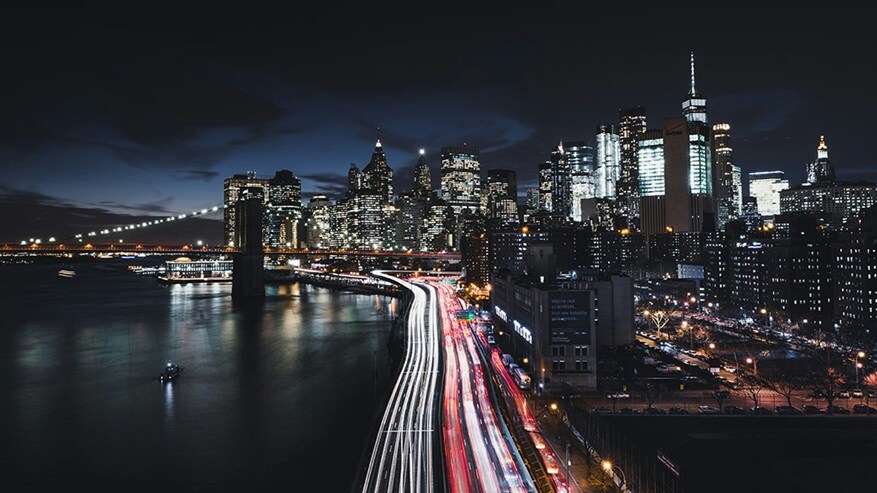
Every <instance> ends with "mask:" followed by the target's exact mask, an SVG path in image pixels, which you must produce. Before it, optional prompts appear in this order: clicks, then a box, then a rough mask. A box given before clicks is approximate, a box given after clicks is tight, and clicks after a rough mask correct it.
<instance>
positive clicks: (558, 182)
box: [549, 142, 572, 217]
mask: <svg viewBox="0 0 877 493" xmlns="http://www.w3.org/2000/svg"><path fill="white" fill-rule="evenodd" d="M549 162H550V163H551V212H553V213H555V214H558V215H561V216H563V217H569V216H570V214H571V213H572V174H571V173H570V168H569V163H568V162H567V160H566V152H565V151H564V149H563V142H560V143H559V144H558V145H557V148H555V149H554V150H552V151H551V157H550V161H549Z"/></svg>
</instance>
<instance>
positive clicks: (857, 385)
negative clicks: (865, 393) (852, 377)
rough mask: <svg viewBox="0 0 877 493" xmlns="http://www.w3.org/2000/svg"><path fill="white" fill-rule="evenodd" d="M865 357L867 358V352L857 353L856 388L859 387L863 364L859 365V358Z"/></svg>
mask: <svg viewBox="0 0 877 493" xmlns="http://www.w3.org/2000/svg"><path fill="white" fill-rule="evenodd" d="M864 357H865V351H859V352H858V353H856V358H855V360H854V361H855V367H856V388H858V387H859V368H861V367H862V363H859V358H864Z"/></svg>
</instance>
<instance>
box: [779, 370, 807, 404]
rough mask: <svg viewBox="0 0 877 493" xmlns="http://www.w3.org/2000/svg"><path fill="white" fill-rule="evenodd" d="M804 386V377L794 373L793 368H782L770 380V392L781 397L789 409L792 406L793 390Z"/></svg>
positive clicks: (796, 372)
mask: <svg viewBox="0 0 877 493" xmlns="http://www.w3.org/2000/svg"><path fill="white" fill-rule="evenodd" d="M806 384H807V378H806V375H802V374H801V372H798V371H795V370H794V369H793V368H784V369H783V370H781V371H780V372H778V373H776V374H775V375H773V377H772V378H771V379H770V388H771V390H773V391H774V392H776V393H777V394H780V395H781V396H783V397H784V398H785V399H786V402H787V403H788V404H789V407H792V406H793V404H792V396H793V395H794V393H795V390H798V389H800V388H802V387H804V386H806Z"/></svg>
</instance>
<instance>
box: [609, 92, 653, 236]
mask: <svg viewBox="0 0 877 493" xmlns="http://www.w3.org/2000/svg"><path fill="white" fill-rule="evenodd" d="M645 131H646V109H645V108H643V107H642V106H635V107H633V108H623V109H620V110H618V145H619V165H620V167H621V169H620V171H619V175H618V183H616V186H615V189H616V191H615V193H616V198H617V201H616V210H617V213H618V215H619V216H622V217H627V218H628V226H629V227H632V228H635V229H638V225H639V161H638V159H637V143H638V142H639V139H640V137H641V136H642V134H644V133H645Z"/></svg>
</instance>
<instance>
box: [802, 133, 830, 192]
mask: <svg viewBox="0 0 877 493" xmlns="http://www.w3.org/2000/svg"><path fill="white" fill-rule="evenodd" d="M833 180H834V167H833V166H832V165H831V160H830V159H828V145H827V144H826V143H825V136H824V135H820V136H819V145H818V146H816V161H813V162H812V163H810V164H808V165H807V183H817V182H821V181H833Z"/></svg>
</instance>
